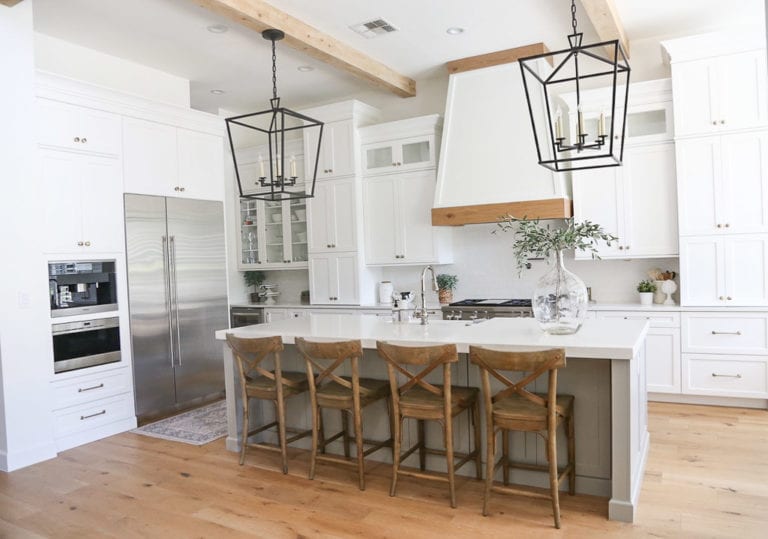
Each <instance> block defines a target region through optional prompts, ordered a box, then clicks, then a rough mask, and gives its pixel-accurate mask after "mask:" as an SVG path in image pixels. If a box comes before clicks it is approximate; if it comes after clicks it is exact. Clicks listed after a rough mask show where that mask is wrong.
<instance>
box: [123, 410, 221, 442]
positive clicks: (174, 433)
mask: <svg viewBox="0 0 768 539" xmlns="http://www.w3.org/2000/svg"><path fill="white" fill-rule="evenodd" d="M226 406H227V403H226V401H223V400H222V401H219V402H214V403H213V404H209V405H207V406H203V407H201V408H196V409H194V410H190V411H188V412H184V413H182V414H179V415H175V416H173V417H167V418H165V419H161V420H160V421H156V422H154V423H150V424H148V425H144V426H143V427H139V428H138V429H135V430H133V431H132V432H135V433H136V434H143V435H144V436H152V437H154V438H162V439H164V440H171V441H173V442H184V443H185V444H192V445H204V444H207V443H209V442H212V441H214V440H218V439H219V438H221V437H222V436H225V435H226V434H227V408H226Z"/></svg>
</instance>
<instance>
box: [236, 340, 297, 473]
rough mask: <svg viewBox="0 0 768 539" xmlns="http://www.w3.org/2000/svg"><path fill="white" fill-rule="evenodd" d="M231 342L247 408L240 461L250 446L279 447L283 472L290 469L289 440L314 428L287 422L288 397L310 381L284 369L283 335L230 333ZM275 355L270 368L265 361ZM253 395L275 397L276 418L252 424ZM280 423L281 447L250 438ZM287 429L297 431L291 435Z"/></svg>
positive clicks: (244, 414) (266, 398)
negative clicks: (286, 405)
mask: <svg viewBox="0 0 768 539" xmlns="http://www.w3.org/2000/svg"><path fill="white" fill-rule="evenodd" d="M227 344H228V345H229V347H230V348H231V349H232V354H233V355H234V357H235V362H236V363H237V371H238V373H239V377H240V390H241V401H242V411H243V428H242V433H243V434H242V440H241V441H240V465H242V464H243V463H244V462H245V450H246V448H247V447H251V448H262V449H270V450H279V451H280V454H281V456H282V464H283V473H288V449H287V444H289V443H291V442H294V441H296V440H298V439H300V438H304V437H306V436H309V435H310V434H311V433H312V431H311V430H303V431H302V430H297V429H293V428H289V427H286V425H285V399H287V398H288V397H292V396H294V395H298V394H300V393H304V392H305V391H307V389H308V387H309V385H308V384H307V377H306V375H305V374H304V373H301V372H283V370H282V365H281V362H280V352H282V351H283V340H282V339H281V338H280V337H263V338H257V339H243V338H239V337H235V336H234V335H232V334H231V333H228V334H227ZM269 359H272V361H273V370H271V371H270V370H267V369H265V368H264V367H263V366H262V365H263V363H262V362H265V361H268V360H269ZM251 399H259V400H266V401H272V403H273V404H274V405H275V421H272V422H271V423H267V424H265V425H262V426H260V427H256V428H253V429H251V428H250V421H249V415H250V414H249V410H250V402H251ZM273 427H277V435H278V440H279V447H274V446H272V445H269V444H264V443H255V442H248V438H249V437H250V436H253V435H254V434H258V433H260V432H263V431H265V430H267V429H270V428H273ZM286 432H291V433H294V436H291V437H290V438H287V436H286Z"/></svg>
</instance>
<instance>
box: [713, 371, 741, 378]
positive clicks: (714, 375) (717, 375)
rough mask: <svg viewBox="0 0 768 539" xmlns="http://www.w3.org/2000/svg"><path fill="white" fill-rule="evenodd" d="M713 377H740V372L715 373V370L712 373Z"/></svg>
mask: <svg viewBox="0 0 768 539" xmlns="http://www.w3.org/2000/svg"><path fill="white" fill-rule="evenodd" d="M712 377H713V378H741V375H740V374H717V373H716V372H713V373H712Z"/></svg>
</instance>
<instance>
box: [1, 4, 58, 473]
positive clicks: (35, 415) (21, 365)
mask: <svg viewBox="0 0 768 539" xmlns="http://www.w3.org/2000/svg"><path fill="white" fill-rule="evenodd" d="M32 2H33V0H27V1H26V2H22V3H20V4H18V5H16V6H15V7H13V8H7V7H4V6H0V72H2V73H6V74H7V75H8V76H6V77H4V79H3V84H0V118H2V122H0V181H1V182H2V194H1V196H0V230H1V231H2V233H0V252H1V253H3V255H2V262H1V263H0V306H2V308H0V469H2V470H7V471H10V470H14V469H17V468H21V467H23V466H26V465H28V464H32V463H34V462H38V461H41V460H44V459H48V458H53V457H55V456H56V448H55V447H54V445H53V436H52V420H51V406H50V403H49V391H48V381H49V379H50V376H51V375H52V373H53V357H52V356H53V353H52V349H51V346H52V345H51V334H50V326H49V321H48V310H49V305H48V272H47V266H46V262H45V259H44V258H43V257H42V255H41V253H42V249H41V245H40V241H41V239H42V238H43V237H44V234H45V230H41V225H40V223H41V219H40V218H39V215H40V203H39V196H40V186H39V183H40V179H39V177H38V174H37V165H36V157H37V156H36V152H37V145H36V141H35V133H34V125H35V122H34V121H32V118H33V117H34V114H35V108H34V60H33V30H32ZM14 231H23V233H22V234H18V233H14Z"/></svg>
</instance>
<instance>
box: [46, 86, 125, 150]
mask: <svg viewBox="0 0 768 539" xmlns="http://www.w3.org/2000/svg"><path fill="white" fill-rule="evenodd" d="M120 120H121V119H120V116H118V115H117V114H113V113H111V112H105V111H103V110H95V109H89V108H85V107H79V106H77V105H70V104H68V103H62V102H60V101H53V100H51V99H44V98H40V99H38V100H37V142H38V144H40V145H41V146H48V147H53V148H61V149H66V150H73V151H78V152H89V153H98V154H104V155H111V156H119V155H120V153H121V143H122V140H121V136H122V135H121V132H120V129H121V128H120Z"/></svg>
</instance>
